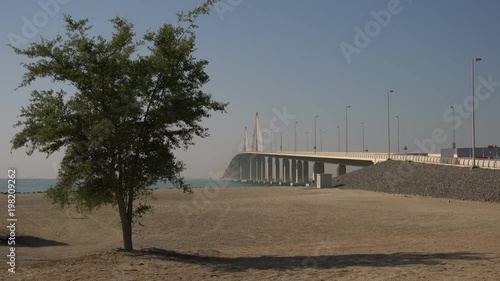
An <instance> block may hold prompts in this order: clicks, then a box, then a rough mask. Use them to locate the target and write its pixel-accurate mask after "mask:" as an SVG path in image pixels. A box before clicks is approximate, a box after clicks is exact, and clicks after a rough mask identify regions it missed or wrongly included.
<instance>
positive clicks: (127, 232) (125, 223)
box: [117, 196, 134, 251]
mask: <svg viewBox="0 0 500 281" xmlns="http://www.w3.org/2000/svg"><path fill="white" fill-rule="evenodd" d="M117 197H118V198H117V199H118V211H119V212H120V220H121V223H122V234H123V249H125V251H133V250H134V248H133V245H132V221H131V220H129V215H128V214H127V207H126V206H125V202H124V200H123V198H122V197H121V196H117ZM129 211H130V212H131V210H129Z"/></svg>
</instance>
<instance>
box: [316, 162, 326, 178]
mask: <svg viewBox="0 0 500 281" xmlns="http://www.w3.org/2000/svg"><path fill="white" fill-rule="evenodd" d="M324 173H325V163H321V162H315V163H314V165H313V181H314V182H316V180H317V179H316V174H324Z"/></svg>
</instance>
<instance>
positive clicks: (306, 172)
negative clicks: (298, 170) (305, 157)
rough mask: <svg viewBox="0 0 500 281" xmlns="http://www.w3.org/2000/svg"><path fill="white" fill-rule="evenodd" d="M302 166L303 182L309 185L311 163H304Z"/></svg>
mask: <svg viewBox="0 0 500 281" xmlns="http://www.w3.org/2000/svg"><path fill="white" fill-rule="evenodd" d="M302 166H303V167H304V172H303V173H302V176H303V181H304V182H305V183H308V182H309V161H304V163H303V164H302Z"/></svg>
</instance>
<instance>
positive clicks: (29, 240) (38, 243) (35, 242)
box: [0, 236, 68, 248]
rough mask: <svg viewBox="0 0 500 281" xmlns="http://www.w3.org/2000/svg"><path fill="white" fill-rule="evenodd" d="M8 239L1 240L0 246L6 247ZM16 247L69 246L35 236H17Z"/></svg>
mask: <svg viewBox="0 0 500 281" xmlns="http://www.w3.org/2000/svg"><path fill="white" fill-rule="evenodd" d="M7 241H8V240H7V239H6V238H5V237H3V238H1V239H0V245H1V246H6V245H7ZM15 241H16V245H15V246H16V247H26V248H38V247H52V246H68V244H66V243H63V242H57V241H53V240H47V239H43V238H39V237H34V236H16V240H15Z"/></svg>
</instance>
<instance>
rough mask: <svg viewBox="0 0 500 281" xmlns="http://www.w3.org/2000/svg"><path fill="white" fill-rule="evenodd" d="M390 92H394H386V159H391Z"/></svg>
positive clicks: (391, 91)
mask: <svg viewBox="0 0 500 281" xmlns="http://www.w3.org/2000/svg"><path fill="white" fill-rule="evenodd" d="M391 93H394V91H393V90H390V91H389V92H387V151H388V153H387V160H390V159H391V119H390V116H391V115H390V114H389V112H390V104H389V96H390V94H391Z"/></svg>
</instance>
